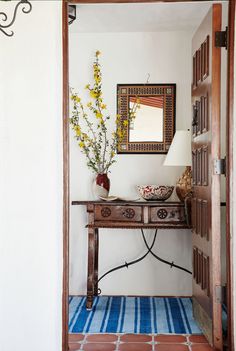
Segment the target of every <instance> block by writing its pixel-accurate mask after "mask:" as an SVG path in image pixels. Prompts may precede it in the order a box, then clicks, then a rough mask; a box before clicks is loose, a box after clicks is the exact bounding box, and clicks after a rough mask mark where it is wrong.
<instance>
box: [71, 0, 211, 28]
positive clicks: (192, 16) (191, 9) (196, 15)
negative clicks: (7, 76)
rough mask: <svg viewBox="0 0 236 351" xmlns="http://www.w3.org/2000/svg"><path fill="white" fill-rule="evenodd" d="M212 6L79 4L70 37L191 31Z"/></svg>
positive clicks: (186, 4) (197, 3)
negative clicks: (76, 35)
mask: <svg viewBox="0 0 236 351" xmlns="http://www.w3.org/2000/svg"><path fill="white" fill-rule="evenodd" d="M211 4H212V2H211V1H209V2H208V1H206V2H202V1H200V2H198V1H195V2H194V3H193V2H190V3H186V2H185V3H172V4H170V3H132V4H131V3H129V4H127V3H126V4H79V5H77V19H76V21H75V22H74V23H73V24H72V25H71V26H70V31H71V32H72V33H73V32H75V33H77V32H81V33H94V32H96V33H97V32H101V33H104V32H156V31H186V30H192V31H193V30H194V29H195V28H197V26H198V25H199V24H200V22H201V21H202V19H203V17H204V16H205V14H206V13H207V11H208V9H209V8H210V6H211Z"/></svg>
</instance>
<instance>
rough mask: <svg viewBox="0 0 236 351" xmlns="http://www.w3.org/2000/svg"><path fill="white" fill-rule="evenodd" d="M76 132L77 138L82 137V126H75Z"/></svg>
mask: <svg viewBox="0 0 236 351" xmlns="http://www.w3.org/2000/svg"><path fill="white" fill-rule="evenodd" d="M74 131H75V134H76V135H77V136H80V135H81V129H80V126H75V127H74Z"/></svg>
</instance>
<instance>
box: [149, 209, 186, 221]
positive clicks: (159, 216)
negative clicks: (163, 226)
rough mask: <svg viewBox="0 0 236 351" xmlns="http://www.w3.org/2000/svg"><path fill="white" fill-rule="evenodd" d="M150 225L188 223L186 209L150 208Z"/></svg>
mask: <svg viewBox="0 0 236 351" xmlns="http://www.w3.org/2000/svg"><path fill="white" fill-rule="evenodd" d="M149 218H150V223H156V222H162V223H163V222H169V223H179V222H186V218H185V210H184V207H174V206H173V207H167V206H164V207H161V206H160V207H159V206H158V207H150V208H149Z"/></svg>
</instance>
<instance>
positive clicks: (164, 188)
mask: <svg viewBox="0 0 236 351" xmlns="http://www.w3.org/2000/svg"><path fill="white" fill-rule="evenodd" d="M137 187H138V191H139V194H140V195H141V196H142V198H143V199H144V200H149V201H165V200H167V199H169V197H170V196H171V194H172V193H173V190H174V186H168V185H138V186H137Z"/></svg>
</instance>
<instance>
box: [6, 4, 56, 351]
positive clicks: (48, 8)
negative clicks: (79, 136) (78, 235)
mask: <svg viewBox="0 0 236 351" xmlns="http://www.w3.org/2000/svg"><path fill="white" fill-rule="evenodd" d="M61 4H62V3H61V1H55V0H54V1H32V5H33V9H32V12H31V13H30V14H28V15H24V14H23V13H22V12H21V11H19V12H18V15H17V19H16V22H15V24H14V30H15V36H14V37H12V38H7V37H6V36H4V35H3V34H2V33H1V32H0V48H1V55H0V83H1V84H0V106H1V108H0V121H1V122H0V160H1V166H0V167H1V171H0V178H1V181H0V204H1V207H0V238H1V239H0V277H1V288H0V311H1V313H0V349H1V351H13V350H19V351H23V350H24V351H32V350H34V351H42V350H43V351H58V350H61V323H62V322H61V310H62V308H61V298H62V111H61V105H62V93H61V90H62V81H61V78H62V50H61V49H62V42H61V22H62V19H61V18H62V17H61ZM14 6H15V2H11V3H9V2H7V3H3V2H1V3H0V11H7V12H8V13H9V16H10V17H11V13H12V10H13V7H14Z"/></svg>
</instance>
